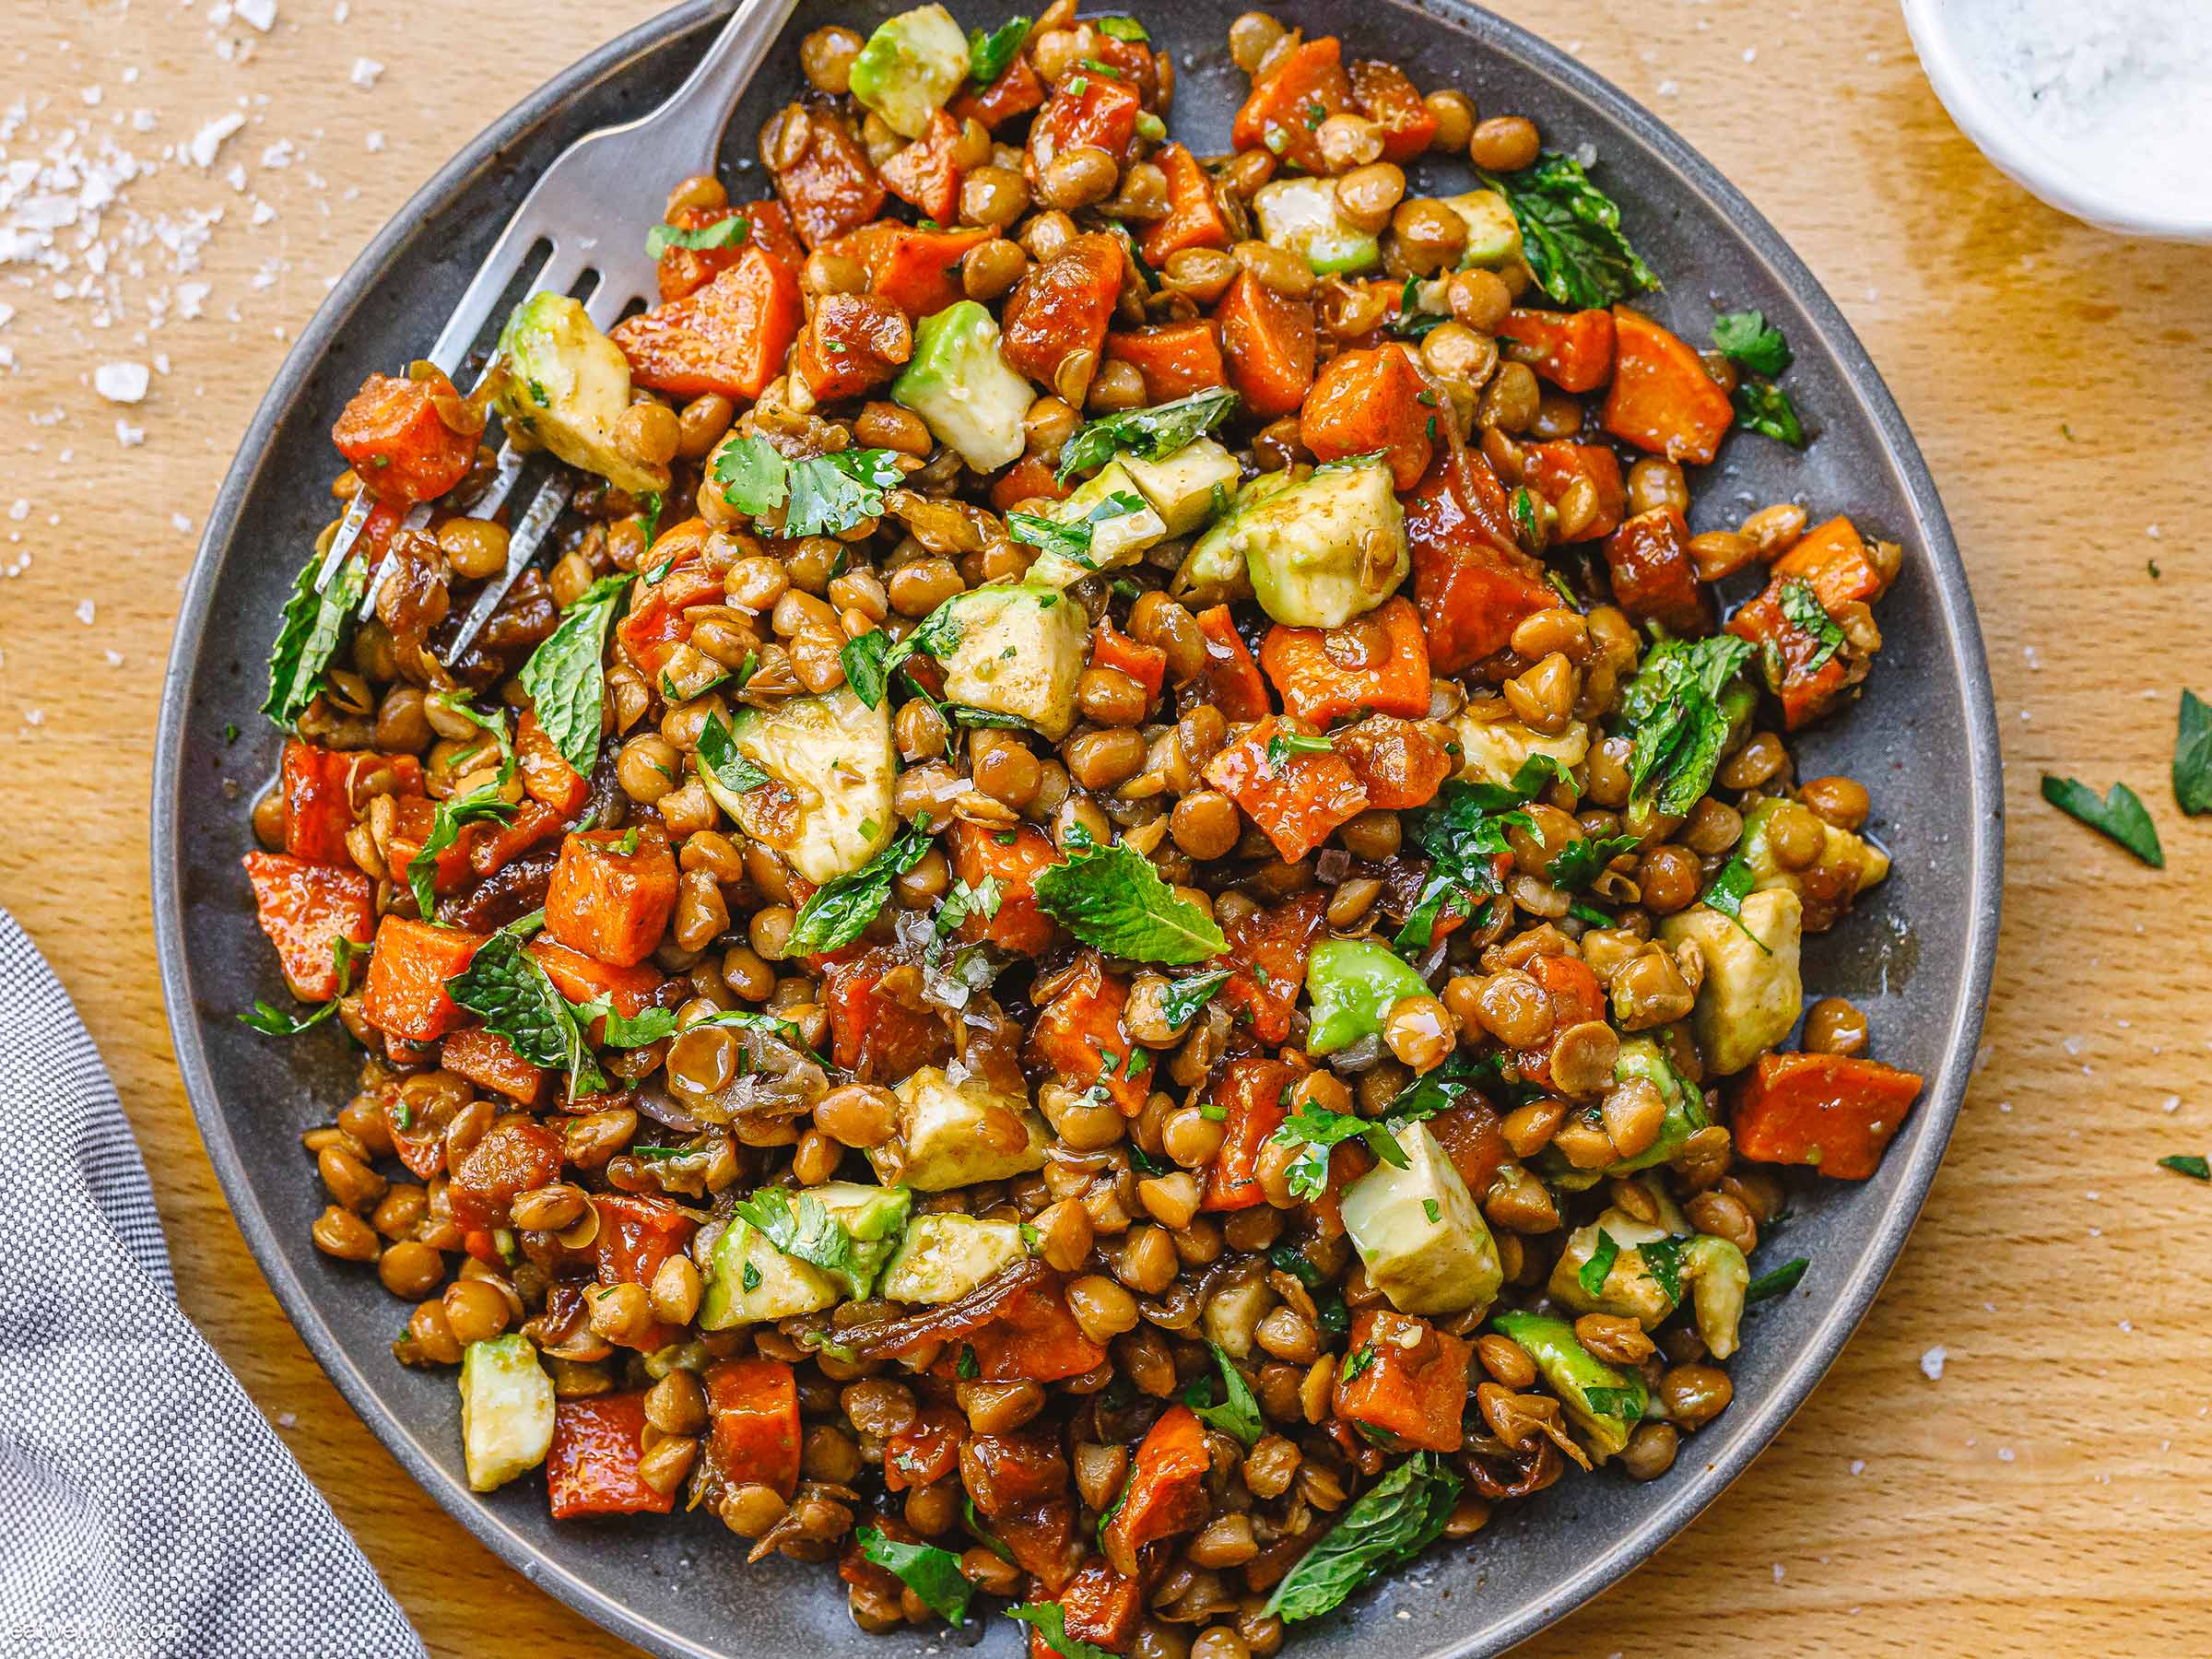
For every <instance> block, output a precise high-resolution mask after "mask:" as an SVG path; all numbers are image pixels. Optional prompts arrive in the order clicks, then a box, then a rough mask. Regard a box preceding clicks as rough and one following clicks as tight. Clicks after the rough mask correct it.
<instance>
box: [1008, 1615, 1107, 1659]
mask: <svg viewBox="0 0 2212 1659" xmlns="http://www.w3.org/2000/svg"><path fill="white" fill-rule="evenodd" d="M1006 1617H1007V1618H1018V1619H1019V1620H1021V1622H1022V1623H1023V1624H1026V1625H1034V1626H1035V1627H1036V1630H1037V1633H1038V1635H1040V1636H1041V1637H1042V1638H1043V1639H1044V1645H1045V1646H1046V1647H1049V1648H1051V1649H1052V1650H1053V1653H1057V1654H1059V1655H1060V1659H1115V1655H1113V1654H1112V1653H1108V1652H1107V1651H1106V1650H1105V1649H1104V1648H1101V1647H1093V1646H1092V1645H1091V1644H1090V1643H1089V1642H1088V1641H1083V1640H1082V1639H1081V1638H1079V1637H1075V1636H1070V1635H1069V1634H1068V1633H1067V1609H1066V1608H1065V1607H1064V1606H1061V1605H1060V1604H1059V1603H1058V1602H1049V1601H1048V1602H1024V1603H1023V1604H1022V1605H1021V1606H1018V1607H1008V1608H1007V1609H1006Z"/></svg>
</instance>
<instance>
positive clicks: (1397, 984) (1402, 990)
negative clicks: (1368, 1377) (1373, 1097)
mask: <svg viewBox="0 0 2212 1659" xmlns="http://www.w3.org/2000/svg"><path fill="white" fill-rule="evenodd" d="M1306 994H1307V995H1308V996H1309V997H1311V998H1312V1003H1313V1018H1312V1030H1311V1031H1310V1032H1309V1033H1308V1035H1307V1038H1306V1052H1307V1053H1313V1054H1333V1053H1335V1052H1336V1051H1337V1050H1338V1049H1345V1048H1349V1047H1351V1046H1352V1044H1353V1043H1355V1042H1357V1041H1359V1040H1360V1039H1361V1038H1362V1037H1371V1036H1373V1035H1375V1034H1376V1033H1377V1032H1379V1031H1381V1030H1382V1022H1383V1020H1384V1019H1385V1018H1388V1017H1389V1014H1390V1010H1391V1006H1392V1005H1393V1004H1394V1003H1396V1002H1397V1001H1398V999H1399V998H1400V997H1405V996H1426V995H1427V994H1429V986H1428V983H1427V982H1426V981H1424V980H1423V979H1422V978H1421V976H1420V975H1419V974H1418V973H1416V972H1415V971H1413V970H1412V969H1411V968H1408V967H1407V966H1406V963H1405V962H1404V961H1403V960H1402V959H1399V958H1398V957H1396V956H1394V955H1393V954H1392V953H1391V951H1390V950H1389V948H1388V947H1385V946H1382V945H1378V944H1376V943H1375V942H1374V941H1373V940H1372V939H1324V940H1323V941H1322V942H1321V943H1320V944H1318V945H1316V946H1314V947H1313V953H1312V957H1311V958H1310V959H1308V960H1307V963H1306ZM1413 1311H1414V1310H1412V1309H1410V1308H1409V1309H1406V1310H1404V1312H1413Z"/></svg>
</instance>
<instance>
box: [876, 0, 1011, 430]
mask: <svg viewBox="0 0 2212 1659" xmlns="http://www.w3.org/2000/svg"><path fill="white" fill-rule="evenodd" d="M932 9H935V8H934V7H933V8H932ZM887 27H888V25H887ZM891 401H892V402H893V403H895V404H897V405H898V406H900V408H902V409H912V411H913V412H914V413H915V414H917V415H919V416H921V417H922V423H923V424H924V426H926V427H928V428H929V431H930V436H931V437H933V438H935V440H936V441H938V442H939V443H942V444H944V445H945V446H946V447H947V449H950V450H953V451H956V452H957V453H959V457H960V459H961V460H963V461H965V462H966V463H967V464H968V465H969V466H970V467H971V469H972V470H974V471H976V472H979V473H984V472H994V471H996V470H997V469H998V468H999V467H1002V466H1005V465H1008V464H1010V463H1012V462H1015V461H1018V460H1019V459H1021V452H1022V448H1023V445H1024V442H1025V441H1026V435H1025V434H1024V432H1023V430H1022V418H1023V417H1024V416H1025V415H1027V414H1028V413H1029V410H1030V404H1031V403H1033V402H1035V401H1036V393H1035V392H1034V391H1033V390H1032V389H1031V387H1030V382H1028V381H1026V380H1024V379H1022V378H1021V376H1020V375H1018V374H1017V373H1015V372H1014V371H1013V370H1012V369H1010V368H1008V367H1007V366H1006V359H1005V358H1004V357H1003V356H1002V355H1000V352H999V332H998V324H997V323H996V322H994V320H993V319H992V316H991V313H990V312H987V311H985V310H984V309H983V308H982V306H980V305H978V304H977V303H976V302H975V301H974V300H960V301H959V303H958V304H954V305H948V306H947V307H946V308H945V309H944V310H943V311H941V312H935V313H933V314H931V315H930V316H927V317H924V318H923V319H922V324H921V326H920V327H918V328H917V329H915V330H914V350H913V356H912V358H910V359H908V360H907V365H906V367H905V368H904V369H903V370H901V371H900V374H899V378H898V379H897V380H895V381H893V382H891Z"/></svg>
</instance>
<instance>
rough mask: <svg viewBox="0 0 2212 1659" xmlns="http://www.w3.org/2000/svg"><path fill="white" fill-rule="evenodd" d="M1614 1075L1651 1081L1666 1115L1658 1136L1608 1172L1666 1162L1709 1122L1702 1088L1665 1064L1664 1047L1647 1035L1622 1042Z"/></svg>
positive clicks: (1621, 1172) (1626, 1172)
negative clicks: (1664, 1105) (1663, 1105)
mask: <svg viewBox="0 0 2212 1659" xmlns="http://www.w3.org/2000/svg"><path fill="white" fill-rule="evenodd" d="M1613 1077H1614V1080H1615V1081H1616V1082H1619V1083H1625V1082H1627V1081H1628V1080H1629V1079H1630V1077H1641V1078H1642V1079H1643V1080H1644V1081H1645V1082H1647V1083H1650V1084H1652V1085H1653V1087H1655V1088H1657V1089H1658V1090H1659V1094H1660V1097H1661V1098H1662V1099H1663V1100H1665V1101H1666V1115H1665V1117H1664V1118H1662V1119H1661V1120H1660V1123H1659V1138H1658V1139H1657V1140H1655V1141H1653V1143H1652V1144H1651V1145H1650V1146H1649V1147H1646V1148H1644V1150H1643V1151H1641V1152H1639V1153H1638V1154H1637V1155H1636V1156H1635V1157H1634V1158H1624V1159H1620V1160H1619V1161H1618V1163H1613V1164H1608V1165H1607V1166H1606V1170H1605V1173H1606V1174H1607V1175H1632V1174H1634V1173H1635V1172H1636V1171H1638V1170H1648V1169H1651V1168H1653V1166H1655V1165H1658V1164H1663V1163H1665V1161H1666V1160H1667V1159H1670V1158H1672V1157H1673V1156H1674V1155H1675V1154H1676V1153H1677V1151H1679V1150H1680V1149H1681V1147H1682V1143H1683V1142H1684V1141H1686V1140H1688V1138H1689V1137H1690V1136H1691V1135H1695V1134H1696V1133H1697V1132H1698V1131H1699V1130H1700V1129H1702V1128H1704V1127H1705V1126H1706V1125H1707V1124H1709V1123H1711V1122H1712V1120H1711V1119H1710V1118H1708V1117H1707V1116H1706V1115H1705V1092H1704V1090H1702V1089H1701V1088H1699V1087H1698V1086H1697V1085H1696V1084H1695V1083H1692V1082H1691V1081H1690V1080H1689V1079H1688V1078H1687V1077H1684V1076H1683V1075H1682V1074H1681V1073H1680V1072H1678V1071H1677V1070H1676V1069H1675V1068H1674V1066H1673V1065H1670V1064H1668V1062H1667V1058H1666V1053H1665V1050H1663V1049H1662V1048H1661V1047H1660V1046H1659V1045H1658V1044H1657V1043H1656V1042H1654V1041H1652V1039H1650V1038H1649V1037H1630V1038H1629V1039H1627V1040H1626V1041H1623V1042H1622V1043H1621V1045H1620V1058H1619V1059H1618V1060H1616V1061H1615V1062H1614V1063H1613Z"/></svg>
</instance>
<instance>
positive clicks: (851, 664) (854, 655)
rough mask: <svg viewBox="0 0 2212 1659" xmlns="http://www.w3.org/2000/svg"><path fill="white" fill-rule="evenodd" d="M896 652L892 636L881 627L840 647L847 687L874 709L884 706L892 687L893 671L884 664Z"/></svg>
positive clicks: (839, 660) (838, 655)
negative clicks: (886, 696)
mask: <svg viewBox="0 0 2212 1659" xmlns="http://www.w3.org/2000/svg"><path fill="white" fill-rule="evenodd" d="M893 649H894V648H893V646H892V644H891V636H890V635H889V634H888V633H886V632H885V631H884V630H883V629H880V628H872V629H869V630H868V631H867V632H866V633H865V634H861V635H858V636H857V637H855V638H853V639H850V640H847V641H845V642H844V643H843V644H842V645H841V646H839V647H838V651H837V660H838V662H839V663H840V664H841V665H843V667H844V670H845V684H846V685H848V686H850V687H852V688H853V696H855V697H857V698H859V699H860V700H861V701H862V702H864V703H865V704H867V706H868V707H869V708H871V709H873V708H876V707H877V706H878V705H879V704H881V703H882V701H883V694H884V692H885V691H887V690H888V689H889V688H890V683H891V676H890V671H889V669H888V668H887V667H885V665H884V664H885V660H886V658H888V656H889V655H890V653H891V651H892V650H893ZM909 654H910V655H911V654H912V653H909Z"/></svg>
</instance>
